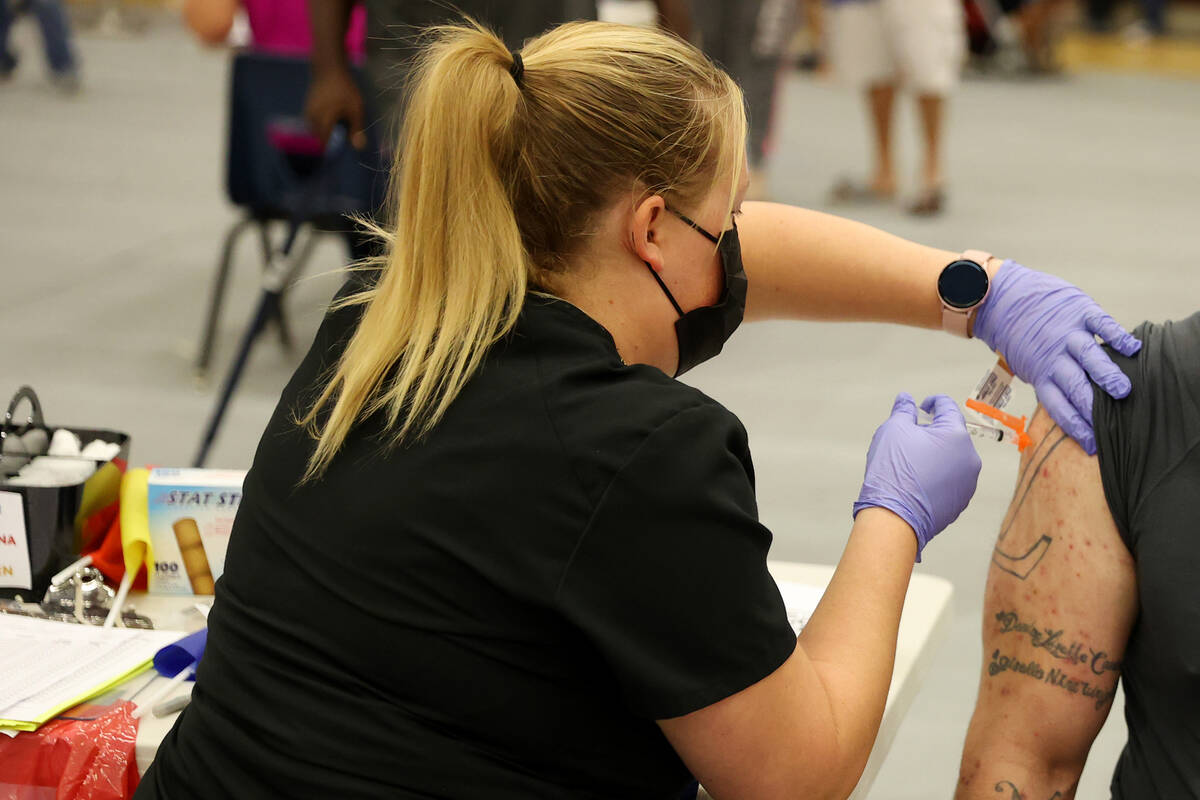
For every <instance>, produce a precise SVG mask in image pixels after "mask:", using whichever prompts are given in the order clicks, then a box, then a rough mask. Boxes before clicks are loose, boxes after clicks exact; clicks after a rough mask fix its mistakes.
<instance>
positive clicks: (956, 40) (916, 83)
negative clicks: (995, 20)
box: [826, 0, 967, 95]
mask: <svg viewBox="0 0 1200 800" xmlns="http://www.w3.org/2000/svg"><path fill="white" fill-rule="evenodd" d="M826 18H827V20H828V22H827V25H828V35H829V40H828V53H829V61H830V64H832V66H833V70H834V73H835V74H836V75H837V76H838V78H839V79H840V80H841V81H843V82H845V83H847V84H848V85H850V86H853V87H854V88H856V89H865V88H867V87H870V86H876V85H881V84H887V83H899V84H903V85H904V86H906V87H908V88H909V89H912V90H913V91H915V92H917V93H918V94H936V95H944V94H949V93H950V91H951V90H952V89H953V88H954V87H955V86H956V85H957V84H958V78H959V72H960V71H961V69H962V63H963V59H964V58H965V56H966V40H967V33H966V27H965V23H964V20H963V9H962V3H961V2H960V0H849V1H848V2H841V3H834V4H832V5H830V6H829V7H828V14H827V17H826Z"/></svg>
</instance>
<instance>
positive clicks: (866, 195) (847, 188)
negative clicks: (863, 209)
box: [829, 178, 896, 206]
mask: <svg viewBox="0 0 1200 800" xmlns="http://www.w3.org/2000/svg"><path fill="white" fill-rule="evenodd" d="M895 197H896V195H895V192H879V191H876V190H875V189H874V188H873V187H872V186H871V185H870V184H866V183H859V182H857V181H854V180H851V179H850V178H841V179H839V180H838V182H837V183H835V184H834V185H833V188H832V189H830V191H829V202H830V203H831V204H833V205H837V206H846V205H860V206H861V205H874V204H876V203H890V202H891V201H892V200H894V199H895Z"/></svg>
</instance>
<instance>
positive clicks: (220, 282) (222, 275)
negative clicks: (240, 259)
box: [196, 217, 254, 377]
mask: <svg viewBox="0 0 1200 800" xmlns="http://www.w3.org/2000/svg"><path fill="white" fill-rule="evenodd" d="M253 223H254V219H253V218H252V217H245V218H243V219H241V220H238V222H237V223H235V224H234V226H233V227H232V228H230V230H229V233H228V234H226V236H225V244H224V246H223V247H222V248H221V261H220V263H219V264H218V265H217V275H216V279H215V281H214V282H213V287H212V294H211V296H210V298H209V301H208V318H207V320H206V321H205V324H204V334H203V336H202V337H201V339H200V352H199V353H198V354H197V356H196V374H197V375H200V376H201V377H203V376H205V375H207V374H208V368H209V365H210V364H211V363H212V353H213V344H214V342H215V340H216V336H217V324H218V323H219V322H220V320H221V307H222V306H223V305H224V304H225V287H226V285H227V284H228V283H229V269H230V267H231V266H232V265H233V248H234V245H236V244H237V240H238V238H239V237H240V236H241V235H242V232H243V231H244V230H246V227H247V226H249V225H251V224H253Z"/></svg>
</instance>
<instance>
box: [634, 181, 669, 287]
mask: <svg viewBox="0 0 1200 800" xmlns="http://www.w3.org/2000/svg"><path fill="white" fill-rule="evenodd" d="M666 208H667V203H666V201H665V200H663V198H662V196H661V195H657V194H656V195H651V196H650V197H647V198H646V199H644V200H642V201H641V202H640V203H638V204H637V206H635V207H634V209H633V214H632V216H631V218H630V223H629V229H630V237H631V238H632V245H633V252H634V254H635V255H636V256H637V257H638V258H639V259H641V260H642V261H644V262H646V263H647V264H649V265H650V268H651V269H653V270H654V271H655V272H662V269H663V253H662V249H661V247H660V244H659V239H660V237H661V233H662V221H663V218H664V216H665V212H666Z"/></svg>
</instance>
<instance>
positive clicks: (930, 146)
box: [909, 93, 945, 216]
mask: <svg viewBox="0 0 1200 800" xmlns="http://www.w3.org/2000/svg"><path fill="white" fill-rule="evenodd" d="M943 106H944V99H943V97H942V95H940V94H935V93H926V94H919V95H917V111H918V115H919V116H920V118H921V140H922V142H923V143H924V150H923V152H922V157H921V191H920V193H919V194H918V195H917V199H916V200H915V201H914V202H913V204H912V206H911V207H910V209H909V210H910V211H912V213H914V214H917V215H919V216H923V215H930V214H938V213H940V212H941V210H942V204H943V203H944V202H945V197H944V193H943V190H942V117H943V113H942V110H943Z"/></svg>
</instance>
